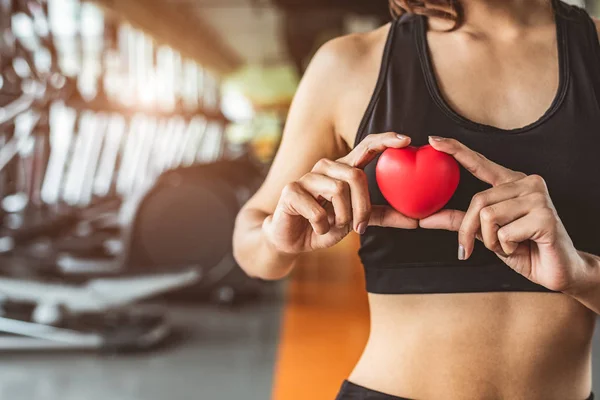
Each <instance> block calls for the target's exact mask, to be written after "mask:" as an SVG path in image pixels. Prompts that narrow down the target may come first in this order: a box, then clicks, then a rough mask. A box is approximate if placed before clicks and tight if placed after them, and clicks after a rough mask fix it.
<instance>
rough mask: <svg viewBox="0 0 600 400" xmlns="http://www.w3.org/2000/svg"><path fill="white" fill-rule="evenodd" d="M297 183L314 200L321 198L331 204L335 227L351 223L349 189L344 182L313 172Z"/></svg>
mask: <svg viewBox="0 0 600 400" xmlns="http://www.w3.org/2000/svg"><path fill="white" fill-rule="evenodd" d="M298 182H299V183H300V185H301V186H302V187H303V188H304V189H305V190H306V191H307V192H309V193H310V194H311V195H312V196H313V197H314V198H319V197H322V198H324V199H325V200H327V201H329V202H331V204H332V205H333V213H334V216H335V219H334V225H335V226H344V225H347V224H349V223H351V222H352V206H351V204H350V187H349V186H348V184H347V183H346V182H344V181H340V180H337V179H333V178H331V177H329V176H325V175H321V174H317V173H314V172H311V173H308V174H306V175H304V176H303V177H302V178H300V179H299V180H298Z"/></svg>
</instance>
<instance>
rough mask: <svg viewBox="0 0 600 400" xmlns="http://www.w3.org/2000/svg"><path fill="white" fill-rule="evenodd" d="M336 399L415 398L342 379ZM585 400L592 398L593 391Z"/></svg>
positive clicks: (401, 399)
mask: <svg viewBox="0 0 600 400" xmlns="http://www.w3.org/2000/svg"><path fill="white" fill-rule="evenodd" d="M336 400H415V399H409V398H406V397H398V396H392V395H389V394H385V393H381V392H378V391H376V390H371V389H367V388H366V387H363V386H359V385H357V384H355V383H352V382H350V381H344V383H343V384H342V388H341V390H340V393H339V394H338V396H337V397H336ZM586 400H594V393H591V394H590V397H588V398H587V399H586Z"/></svg>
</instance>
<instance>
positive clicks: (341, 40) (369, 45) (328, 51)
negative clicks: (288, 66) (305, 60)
mask: <svg viewBox="0 0 600 400" xmlns="http://www.w3.org/2000/svg"><path fill="white" fill-rule="evenodd" d="M390 26H391V24H390V23H388V24H386V25H384V26H382V27H380V28H378V29H375V30H373V31H370V32H365V33H353V34H350V35H345V36H341V37H338V38H335V39H332V40H330V41H328V42H327V43H325V44H324V45H323V46H321V47H320V48H319V50H318V51H317V53H316V54H315V56H314V57H313V60H312V61H311V63H310V65H309V67H308V69H307V71H306V74H307V75H308V76H314V75H317V76H322V77H323V76H324V77H326V78H327V79H328V80H329V79H331V78H333V79H334V80H341V81H343V80H344V79H346V78H348V75H357V74H360V73H361V72H362V71H361V69H362V68H363V67H368V65H370V64H372V61H373V59H374V58H377V56H381V55H382V54H383V48H384V47H385V42H386V39H387V36H388V33H389V30H390Z"/></svg>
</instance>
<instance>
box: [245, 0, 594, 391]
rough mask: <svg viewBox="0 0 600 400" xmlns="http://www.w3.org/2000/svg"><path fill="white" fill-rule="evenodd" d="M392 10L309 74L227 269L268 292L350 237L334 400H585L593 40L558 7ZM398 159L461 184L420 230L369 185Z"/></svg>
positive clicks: (411, 3) (433, 2)
mask: <svg viewBox="0 0 600 400" xmlns="http://www.w3.org/2000/svg"><path fill="white" fill-rule="evenodd" d="M390 3H391V9H392V10H393V12H394V15H395V16H396V17H397V18H396V19H395V21H394V22H392V23H391V24H389V25H387V26H384V27H382V28H380V29H378V30H376V31H373V32H370V33H366V34H359V35H350V36H346V37H342V38H339V39H336V40H333V41H332V42H330V43H328V44H326V45H325V46H323V48H322V49H321V50H320V51H319V52H318V54H317V55H316V56H315V58H314V60H313V62H312V64H311V65H310V67H309V68H308V71H307V73H306V76H305V77H304V79H303V81H302V83H301V85H300V88H299V90H298V93H297V95H296V98H295V100H294V102H293V105H292V108H291V111H290V115H289V120H288V123H287V126H286V130H285V133H284V136H283V142H282V146H281V149H280V150H279V153H278V155H277V157H276V159H275V161H274V164H273V167H272V169H271V172H270V174H269V176H268V178H267V179H266V182H265V183H264V185H263V186H262V187H261V189H260V190H259V192H258V193H257V194H256V195H255V196H254V197H253V198H252V200H251V201H250V202H249V203H248V204H247V205H246V207H245V208H244V210H243V211H242V212H241V213H240V215H239V217H238V220H237V226H236V232H235V237H234V248H235V255H236V258H237V260H238V261H239V263H240V265H241V266H242V267H243V268H244V270H245V271H246V272H247V273H248V274H250V275H252V276H256V277H260V278H263V279H280V278H283V277H285V276H286V275H287V274H289V273H290V271H291V270H292V269H293V266H294V263H295V260H296V259H297V257H298V255H299V254H301V253H303V252H308V251H312V250H314V249H317V248H324V247H329V246H332V245H334V244H335V243H337V242H339V241H340V240H341V239H342V238H343V237H344V236H346V235H347V234H348V233H349V232H350V231H351V230H354V231H356V232H358V233H359V234H361V249H360V251H359V254H360V256H361V259H362V262H363V264H364V266H365V271H366V272H365V273H366V280H367V291H368V292H369V302H370V309H371V334H370V338H369V341H368V344H367V346H366V348H365V350H364V353H363V355H362V357H361V359H360V361H359V363H358V365H357V366H356V368H355V369H354V371H353V372H352V374H351V376H350V377H349V378H348V381H347V382H345V383H344V384H343V386H342V389H341V392H340V394H339V396H338V398H339V399H340V400H343V399H370V400H376V399H382V400H383V399H490V400H491V399H529V400H532V399H544V400H549V399H557V400H558V399H560V400H565V399H572V400H580V399H581V400H583V399H587V398H592V397H593V395H591V394H590V392H591V362H590V342H591V337H592V333H593V329H594V323H595V316H596V313H598V312H600V258H599V257H597V256H596V255H598V254H600V235H599V234H598V231H599V230H598V227H600V181H599V180H598V178H597V174H596V173H595V171H597V170H598V162H600V161H598V156H597V153H598V149H599V148H600V44H599V39H598V36H597V30H596V29H597V27H598V26H600V25H599V24H598V23H597V22H596V23H594V21H593V20H592V19H591V18H590V17H589V16H588V15H587V14H586V13H585V12H584V11H582V10H580V9H578V8H575V7H572V6H568V5H566V4H564V3H561V2H558V1H554V0H425V1H417V0H391V1H390ZM365 110H366V111H365ZM411 142H412V144H413V145H414V146H422V145H426V144H427V143H429V144H430V145H431V146H433V147H434V148H435V149H436V150H438V151H441V152H445V153H448V154H450V155H452V156H454V157H455V158H456V160H457V161H458V162H459V163H460V164H461V165H462V166H463V167H464V169H462V170H461V182H460V185H459V187H458V190H457V192H456V193H455V195H454V197H453V198H452V199H451V201H450V202H449V203H448V204H447V206H446V208H445V209H444V210H442V211H440V212H438V213H437V214H434V215H432V216H430V217H427V218H424V219H422V220H420V221H417V220H413V219H410V218H408V217H406V216H403V215H401V214H400V213H398V212H397V211H395V210H393V209H391V208H390V206H389V205H388V203H387V202H386V201H385V199H384V198H383V196H382V194H381V192H380V191H379V189H378V186H377V183H376V181H375V174H374V167H375V164H376V160H377V155H378V154H380V153H381V152H382V151H383V150H385V149H386V148H389V147H394V148H402V147H406V146H408V145H409V144H410V143H411ZM482 154H483V155H485V157H483V156H482ZM490 160H493V161H490ZM559 216H560V218H559ZM456 232H459V233H458V234H457V233H456ZM594 254H596V255H594ZM340 334H343V333H342V332H340Z"/></svg>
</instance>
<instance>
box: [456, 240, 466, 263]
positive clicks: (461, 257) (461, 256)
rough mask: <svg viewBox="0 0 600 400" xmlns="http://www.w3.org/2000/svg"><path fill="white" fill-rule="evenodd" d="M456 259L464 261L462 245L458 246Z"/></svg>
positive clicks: (463, 247)
mask: <svg viewBox="0 0 600 400" xmlns="http://www.w3.org/2000/svg"><path fill="white" fill-rule="evenodd" d="M458 259H459V260H461V261H464V259H465V246H463V245H462V244H459V245H458Z"/></svg>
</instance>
